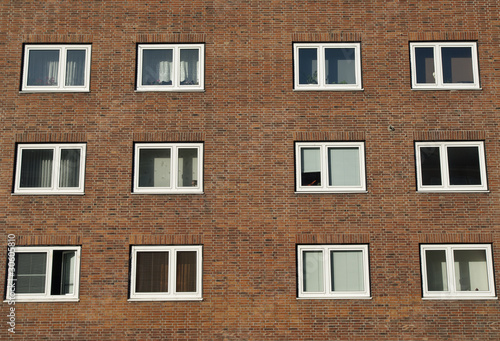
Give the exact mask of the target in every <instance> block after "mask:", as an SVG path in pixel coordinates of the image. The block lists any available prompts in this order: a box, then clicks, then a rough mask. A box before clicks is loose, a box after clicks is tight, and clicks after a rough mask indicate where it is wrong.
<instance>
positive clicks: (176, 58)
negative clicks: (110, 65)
mask: <svg viewBox="0 0 500 341" xmlns="http://www.w3.org/2000/svg"><path fill="white" fill-rule="evenodd" d="M165 49H172V50H173V54H172V57H173V59H172V64H173V70H174V71H173V74H172V85H142V60H143V51H144V50H165ZM183 49H196V50H198V51H199V68H198V79H199V82H198V83H199V84H197V85H181V84H180V51H181V50H183ZM204 75H205V44H139V45H138V46H137V85H136V90H137V91H171V92H183V91H186V92H195V91H204V89H205V80H204Z"/></svg>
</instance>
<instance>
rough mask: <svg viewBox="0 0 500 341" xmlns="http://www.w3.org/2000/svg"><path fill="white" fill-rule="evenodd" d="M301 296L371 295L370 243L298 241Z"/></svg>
mask: <svg viewBox="0 0 500 341" xmlns="http://www.w3.org/2000/svg"><path fill="white" fill-rule="evenodd" d="M297 264H298V271H297V272H298V287H299V298H370V281H369V267H368V245H298V246H297Z"/></svg>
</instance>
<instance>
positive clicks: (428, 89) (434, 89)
mask: <svg viewBox="0 0 500 341" xmlns="http://www.w3.org/2000/svg"><path fill="white" fill-rule="evenodd" d="M411 89H412V90H415V91H426V90H427V91H436V90H448V91H455V90H474V91H481V90H483V88H411Z"/></svg>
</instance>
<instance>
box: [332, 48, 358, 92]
mask: <svg viewBox="0 0 500 341" xmlns="http://www.w3.org/2000/svg"><path fill="white" fill-rule="evenodd" d="M354 51H355V50H354V49H351V48H327V49H325V69H326V70H325V77H326V78H325V83H326V84H356V63H355V59H354V58H355V57H354Z"/></svg>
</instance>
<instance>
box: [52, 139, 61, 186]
mask: <svg viewBox="0 0 500 341" xmlns="http://www.w3.org/2000/svg"><path fill="white" fill-rule="evenodd" d="M60 165H61V148H60V147H54V158H53V160H52V189H53V190H58V189H59V173H60V168H61V167H60Z"/></svg>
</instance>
